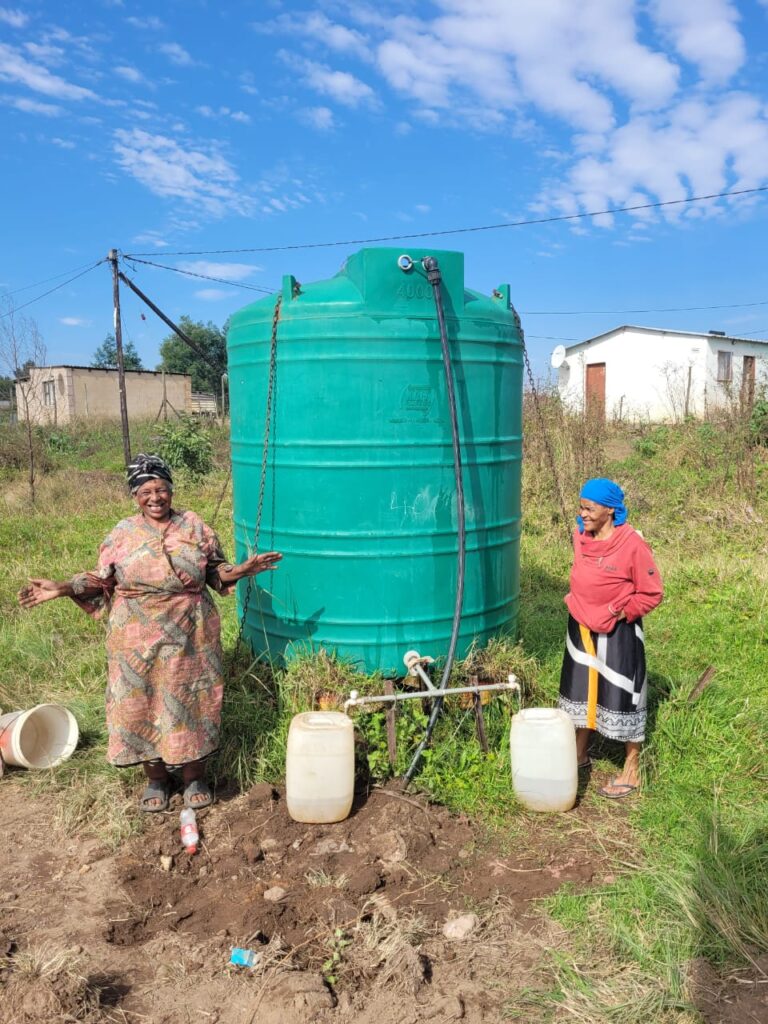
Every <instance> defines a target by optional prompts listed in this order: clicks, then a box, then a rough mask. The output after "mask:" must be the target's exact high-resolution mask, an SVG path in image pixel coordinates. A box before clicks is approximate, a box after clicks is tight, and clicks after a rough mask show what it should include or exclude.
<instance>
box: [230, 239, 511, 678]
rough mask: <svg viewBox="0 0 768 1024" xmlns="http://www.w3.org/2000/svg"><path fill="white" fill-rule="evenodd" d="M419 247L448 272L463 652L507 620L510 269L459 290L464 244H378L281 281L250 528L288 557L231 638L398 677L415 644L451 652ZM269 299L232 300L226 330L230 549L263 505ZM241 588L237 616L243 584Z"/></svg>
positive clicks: (427, 313) (432, 331) (431, 311)
mask: <svg viewBox="0 0 768 1024" xmlns="http://www.w3.org/2000/svg"><path fill="white" fill-rule="evenodd" d="M427 255H433V256H436V257H437V259H438V261H439V265H440V269H441V272H442V295H443V303H444V307H445V315H446V322H447V329H448V337H449V341H450V350H451V360H452V364H453V372H454V377H455V386H456V399H457V405H458V417H459V432H460V437H461V448H462V461H463V480H464V491H465V501H466V526H467V544H466V584H465V591H464V604H463V615H462V623H461V632H460V638H459V645H458V649H457V655H458V656H461V655H462V654H463V653H465V652H466V650H467V649H468V648H469V646H470V645H471V644H472V642H473V641H475V640H478V641H479V642H481V643H482V642H483V641H485V640H487V639H488V638H489V637H491V636H494V635H498V634H501V633H509V632H514V630H515V626H516V620H517V605H518V594H519V541H520V467H521V455H522V345H521V340H520V333H519V330H518V327H517V317H516V314H515V312H514V309H513V308H512V306H511V303H510V296H509V286H508V285H501V286H499V287H498V288H497V289H495V290H494V291H493V292H492V294H491V295H490V296H485V295H481V294H480V293H478V292H475V291H471V290H469V289H466V288H465V287H464V256H463V254H462V253H458V252H441V251H435V250H432V249H418V250H403V249H389V248H380V249H378V248H373V249H363V250H361V251H360V252H358V253H356V254H355V255H354V256H351V257H350V258H349V259H348V260H347V261H346V263H345V264H344V266H343V267H342V268H341V270H340V271H339V273H338V274H337V275H336V276H335V277H333V278H331V279H330V280H327V281H317V282H314V283H313V284H301V285H299V284H298V283H297V282H296V281H295V279H294V278H292V277H290V276H288V277H286V278H285V279H284V283H283V290H282V307H281V310H280V318H279V323H278V328H277V345H276V373H275V385H274V408H273V415H272V423H271V430H270V438H269V449H268V456H267V476H266V489H265V494H264V503H263V513H262V520H261V534H260V538H259V543H258V548H259V550H261V551H267V550H270V549H275V550H278V551H282V552H283V555H284V557H283V561H282V563H281V565H280V567H279V568H278V569H277V571H276V572H274V573H270V574H264V575H260V576H258V577H257V581H258V586H255V587H254V588H253V593H252V595H251V598H250V600H249V603H248V609H247V617H246V623H245V633H244V635H245V637H246V638H247V639H248V641H249V642H250V644H251V646H252V647H253V649H254V652H255V653H257V654H268V655H269V656H271V657H272V658H277V659H282V658H283V657H290V655H291V652H293V651H296V650H298V649H301V650H318V649H319V648H321V647H322V648H325V649H326V650H327V651H335V652H337V653H338V654H339V655H341V656H343V657H345V658H348V659H350V660H351V661H353V662H355V663H356V665H357V666H358V667H359V668H360V669H361V670H364V671H366V672H373V671H376V670H380V671H381V672H383V673H384V674H386V675H402V674H403V672H404V668H403V662H402V657H403V654H404V653H405V652H406V651H407V650H408V649H409V648H414V647H415V648H417V649H418V650H419V651H420V652H421V653H422V654H425V655H431V656H432V657H435V658H438V657H441V656H444V655H445V653H446V651H447V649H448V643H449V638H450V633H451V621H452V617H453V608H454V598H455V588H456V552H457V532H456V531H457V522H456V486H455V479H454V470H453V455H452V447H451V424H450V417H449V407H448V398H447V393H446V385H445V378H444V373H443V364H442V355H441V348H440V340H439V333H438V326H437V317H436V312H435V305H434V298H433V293H432V287H431V285H430V284H429V283H428V281H427V279H426V274H425V272H424V270H423V268H422V265H421V260H422V258H423V257H424V256H427ZM406 257H408V258H406ZM276 298H277V296H272V297H268V298H265V299H263V300H261V301H259V302H254V303H253V304H252V305H249V306H246V307H245V308H244V309H241V310H240V311H238V312H237V313H235V314H234V316H233V317H232V319H231V321H230V326H229V333H228V335H227V347H228V358H229V387H230V402H231V431H232V465H233V490H234V517H235V542H236V548H237V557H238V559H240V558H242V557H244V555H245V553H246V551H248V550H251V547H252V544H253V536H254V528H255V523H256V516H257V508H258V503H259V480H260V475H261V463H262V451H263V441H264V422H265V408H266V399H267V382H268V379H269V364H270V341H271V334H272V320H273V313H274V309H275V302H276ZM238 590H239V594H238V602H239V608H240V612H241V613H242V607H243V601H244V597H245V593H246V584H245V582H241V583H240V584H239V585H238Z"/></svg>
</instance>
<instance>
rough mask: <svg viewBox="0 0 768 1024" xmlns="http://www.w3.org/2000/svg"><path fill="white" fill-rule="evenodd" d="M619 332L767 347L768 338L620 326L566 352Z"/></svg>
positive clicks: (575, 345) (577, 344)
mask: <svg viewBox="0 0 768 1024" xmlns="http://www.w3.org/2000/svg"><path fill="white" fill-rule="evenodd" d="M619 331H645V332H646V333H648V334H678V335H680V337H686V338H703V339H705V340H706V341H712V339H713V338H714V339H717V340H718V341H744V342H747V343H748V344H750V345H768V338H740V337H739V336H738V335H735V334H711V333H710V332H709V331H679V330H673V329H672V328H668V327H641V326H640V325H639V324H622V325H621V326H620V327H612V328H611V329H610V331H603V333H602V334H595V335H594V337H592V338H585V339H584V341H577V342H576V343H575V344H573V345H568V346H567V347H566V352H571V351H573V349H575V348H579V347H580V346H581V345H589V344H591V343H592V342H593V341H601V340H602V339H603V338H607V337H609V335H611V334H617V333H618V332H619Z"/></svg>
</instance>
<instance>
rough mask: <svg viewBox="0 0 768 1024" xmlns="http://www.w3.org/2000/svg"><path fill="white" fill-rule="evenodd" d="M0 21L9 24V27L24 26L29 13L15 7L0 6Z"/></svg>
mask: <svg viewBox="0 0 768 1024" xmlns="http://www.w3.org/2000/svg"><path fill="white" fill-rule="evenodd" d="M0 21H2V22H4V23H5V24H6V25H10V26H11V28H24V26H25V25H26V24H27V22H28V21H29V15H28V14H25V13H24V11H20V10H18V9H17V8H11V7H0Z"/></svg>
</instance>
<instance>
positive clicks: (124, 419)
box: [107, 249, 131, 469]
mask: <svg viewBox="0 0 768 1024" xmlns="http://www.w3.org/2000/svg"><path fill="white" fill-rule="evenodd" d="M107 259H108V260H109V262H110V263H111V264H112V300H113V303H114V307H115V348H116V349H117V386H118V389H119V391H120V421H121V423H122V427H123V457H124V458H125V468H126V469H128V466H129V465H130V464H131V438H130V435H129V433H128V402H127V401H126V397H125V363H124V362H123V324H122V320H121V319H120V279H119V276H118V275H119V273H120V271H119V269H118V266H117V249H110V250H109V256H108V257H107Z"/></svg>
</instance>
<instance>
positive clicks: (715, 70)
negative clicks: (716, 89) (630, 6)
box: [650, 0, 746, 82]
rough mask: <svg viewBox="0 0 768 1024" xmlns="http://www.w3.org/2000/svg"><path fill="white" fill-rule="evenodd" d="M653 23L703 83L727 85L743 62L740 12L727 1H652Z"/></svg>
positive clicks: (744, 51) (744, 50)
mask: <svg viewBox="0 0 768 1024" xmlns="http://www.w3.org/2000/svg"><path fill="white" fill-rule="evenodd" d="M650 8H651V14H652V16H653V18H654V20H655V21H656V22H657V23H658V25H659V26H660V27H661V28H662V30H663V31H664V32H665V33H666V34H667V35H668V36H669V38H670V39H671V40H672V43H673V45H674V47H675V48H676V50H677V51H678V53H679V54H680V55H681V56H682V57H684V58H685V60H687V61H690V62H691V63H692V64H696V65H697V67H698V69H699V74H700V75H701V77H702V78H703V79H704V80H706V81H712V82H726V81H728V79H729V78H731V76H732V75H733V74H735V72H736V71H738V70H739V68H740V67H741V66H742V64H743V63H744V60H745V58H746V47H745V45H744V40H743V38H742V36H741V33H740V32H739V30H738V28H737V24H738V21H739V12H738V11H737V10H736V8H735V6H734V5H733V4H732V3H730V2H729V0H696V3H692V2H691V0H651V5H650Z"/></svg>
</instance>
